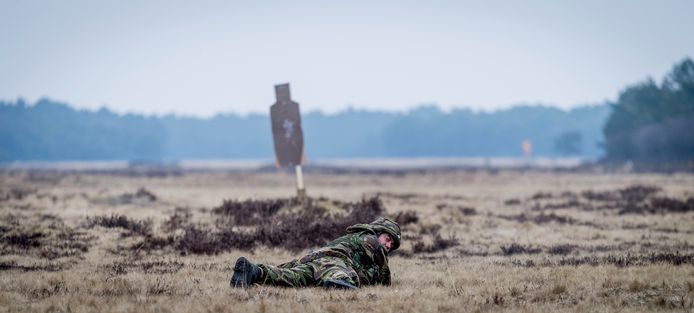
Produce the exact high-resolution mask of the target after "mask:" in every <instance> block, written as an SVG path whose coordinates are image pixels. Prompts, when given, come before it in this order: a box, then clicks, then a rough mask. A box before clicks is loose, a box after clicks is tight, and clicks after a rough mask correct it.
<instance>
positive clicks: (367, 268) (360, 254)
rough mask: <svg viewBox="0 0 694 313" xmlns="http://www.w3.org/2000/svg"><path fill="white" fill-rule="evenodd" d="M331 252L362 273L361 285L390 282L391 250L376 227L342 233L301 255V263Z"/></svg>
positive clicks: (388, 283)
mask: <svg viewBox="0 0 694 313" xmlns="http://www.w3.org/2000/svg"><path fill="white" fill-rule="evenodd" d="M324 256H330V257H337V258H340V259H342V260H343V261H345V263H347V265H348V266H351V267H352V268H353V269H354V271H356V272H357V275H358V276H359V285H361V286H364V285H375V284H381V285H386V286H388V285H390V269H389V268H388V253H387V252H386V249H385V247H383V245H382V244H381V243H380V242H379V241H378V236H377V233H376V231H374V230H373V229H369V228H360V229H358V230H354V232H351V233H348V234H347V235H344V236H342V237H339V238H337V239H335V240H333V241H331V242H329V243H328V244H326V245H325V246H323V247H321V248H318V249H316V250H313V251H312V252H311V253H309V254H308V255H306V256H305V257H303V258H301V260H300V262H301V263H307V262H311V261H313V260H315V259H318V258H321V257H324Z"/></svg>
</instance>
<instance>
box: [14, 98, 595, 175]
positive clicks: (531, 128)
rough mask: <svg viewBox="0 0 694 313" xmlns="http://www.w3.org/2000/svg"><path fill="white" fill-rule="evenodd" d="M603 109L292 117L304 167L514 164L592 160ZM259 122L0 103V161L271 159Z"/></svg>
mask: <svg viewBox="0 0 694 313" xmlns="http://www.w3.org/2000/svg"><path fill="white" fill-rule="evenodd" d="M608 114H609V107H608V106H607V105H601V106H593V107H582V108H576V109H574V110H571V111H564V110H559V109H556V108H551V107H541V106H519V107H515V108H511V109H507V110H502V111H497V112H491V113H489V112H473V111H471V110H468V109H456V110H452V111H450V112H443V111H441V110H440V109H438V108H437V107H435V106H425V107H420V108H417V109H415V110H412V111H409V112H407V113H388V112H371V111H360V110H347V111H343V112H341V113H338V114H334V115H326V114H323V113H320V112H312V113H308V114H305V115H303V116H302V124H303V129H304V138H305V140H306V153H307V156H308V157H309V159H312V158H350V157H451V156H473V157H498V156H511V157H513V156H515V157H518V156H521V155H522V152H521V143H522V142H523V141H525V140H530V141H531V142H532V144H533V154H534V155H541V156H559V155H577V154H581V155H583V156H588V157H597V156H598V155H599V153H600V150H599V148H598V147H597V146H596V142H598V141H601V140H602V138H601V132H600V130H601V128H602V125H604V122H605V120H606V119H607V116H608ZM271 136H272V135H271V131H270V121H269V118H268V116H267V115H263V114H252V115H249V116H238V115H234V114H225V115H217V116H215V117H213V118H210V119H199V118H192V117H177V116H172V115H171V116H163V117H151V116H150V117H146V116H141V115H134V114H127V115H119V114H116V113H114V112H111V111H109V110H107V109H102V110H99V111H96V112H94V111H85V110H75V109H73V108H71V107H70V106H68V105H66V104H62V103H56V102H53V101H50V100H41V101H39V102H38V103H36V104H34V105H27V104H26V103H23V102H21V101H19V102H18V103H2V102H0V161H13V160H114V159H115V160H134V159H137V160H159V159H168V160H172V159H174V160H178V159H205V158H261V159H263V158H264V159H272V158H273V156H274V152H273V147H272V137H271Z"/></svg>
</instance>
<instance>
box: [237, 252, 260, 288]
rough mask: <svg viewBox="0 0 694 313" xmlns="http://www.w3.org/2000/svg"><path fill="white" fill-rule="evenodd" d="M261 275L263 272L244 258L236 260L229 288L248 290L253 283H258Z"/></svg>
mask: <svg viewBox="0 0 694 313" xmlns="http://www.w3.org/2000/svg"><path fill="white" fill-rule="evenodd" d="M262 274H263V270H262V269H260V267H258V265H255V264H253V262H251V261H248V259H246V258H244V257H240V258H238V259H237V260H236V265H234V275H232V276H231V282H230V284H231V287H241V288H248V287H250V286H251V285H252V284H253V283H254V282H256V281H259V280H260V277H261V276H262Z"/></svg>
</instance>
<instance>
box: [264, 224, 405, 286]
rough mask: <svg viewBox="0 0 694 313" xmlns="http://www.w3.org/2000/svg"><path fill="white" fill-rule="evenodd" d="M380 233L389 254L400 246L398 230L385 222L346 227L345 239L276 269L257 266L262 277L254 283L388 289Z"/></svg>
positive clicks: (388, 273)
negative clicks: (389, 243) (388, 239)
mask: <svg viewBox="0 0 694 313" xmlns="http://www.w3.org/2000/svg"><path fill="white" fill-rule="evenodd" d="M382 233H388V234H390V236H391V237H392V238H393V246H392V248H391V251H392V250H395V249H397V248H398V247H399V246H400V226H399V225H398V224H397V223H396V222H394V221H392V220H390V219H388V218H378V219H377V220H375V221H374V222H372V223H370V224H357V225H354V226H350V227H348V228H347V235H344V236H342V237H339V238H337V239H335V240H333V241H332V242H330V243H328V244H326V245H325V246H323V247H321V248H318V249H316V250H313V251H311V252H310V253H309V254H308V255H306V256H304V257H302V258H299V259H296V260H292V261H290V262H287V263H284V264H281V265H279V266H272V265H266V264H258V266H259V267H260V268H261V269H262V271H263V273H262V275H261V276H260V279H259V280H258V281H256V283H260V284H268V285H275V286H284V287H308V286H321V285H323V284H324V282H326V281H328V280H333V281H342V282H346V283H348V284H350V285H352V286H355V287H359V286H365V285H374V284H381V285H386V286H387V285H390V269H389V268H388V252H386V249H385V247H383V245H382V244H381V243H380V242H379V241H378V236H379V235H380V234H382Z"/></svg>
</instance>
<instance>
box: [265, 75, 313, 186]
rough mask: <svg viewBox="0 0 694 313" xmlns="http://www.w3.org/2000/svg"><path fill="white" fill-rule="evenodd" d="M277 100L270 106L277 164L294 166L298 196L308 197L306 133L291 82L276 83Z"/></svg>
mask: <svg viewBox="0 0 694 313" xmlns="http://www.w3.org/2000/svg"><path fill="white" fill-rule="evenodd" d="M275 96H276V98H277V102H275V104H273V105H272V106H271V107H270V121H271V122H272V138H273V141H274V143H275V160H276V162H275V165H277V167H292V166H293V167H294V171H295V173H296V190H297V197H299V198H300V199H304V198H305V197H306V188H305V187H304V177H303V173H302V171H301V165H302V164H303V160H304V134H303V132H302V130H301V114H300V113H299V104H298V103H296V102H294V101H292V99H291V94H290V93H289V84H280V85H275Z"/></svg>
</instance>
